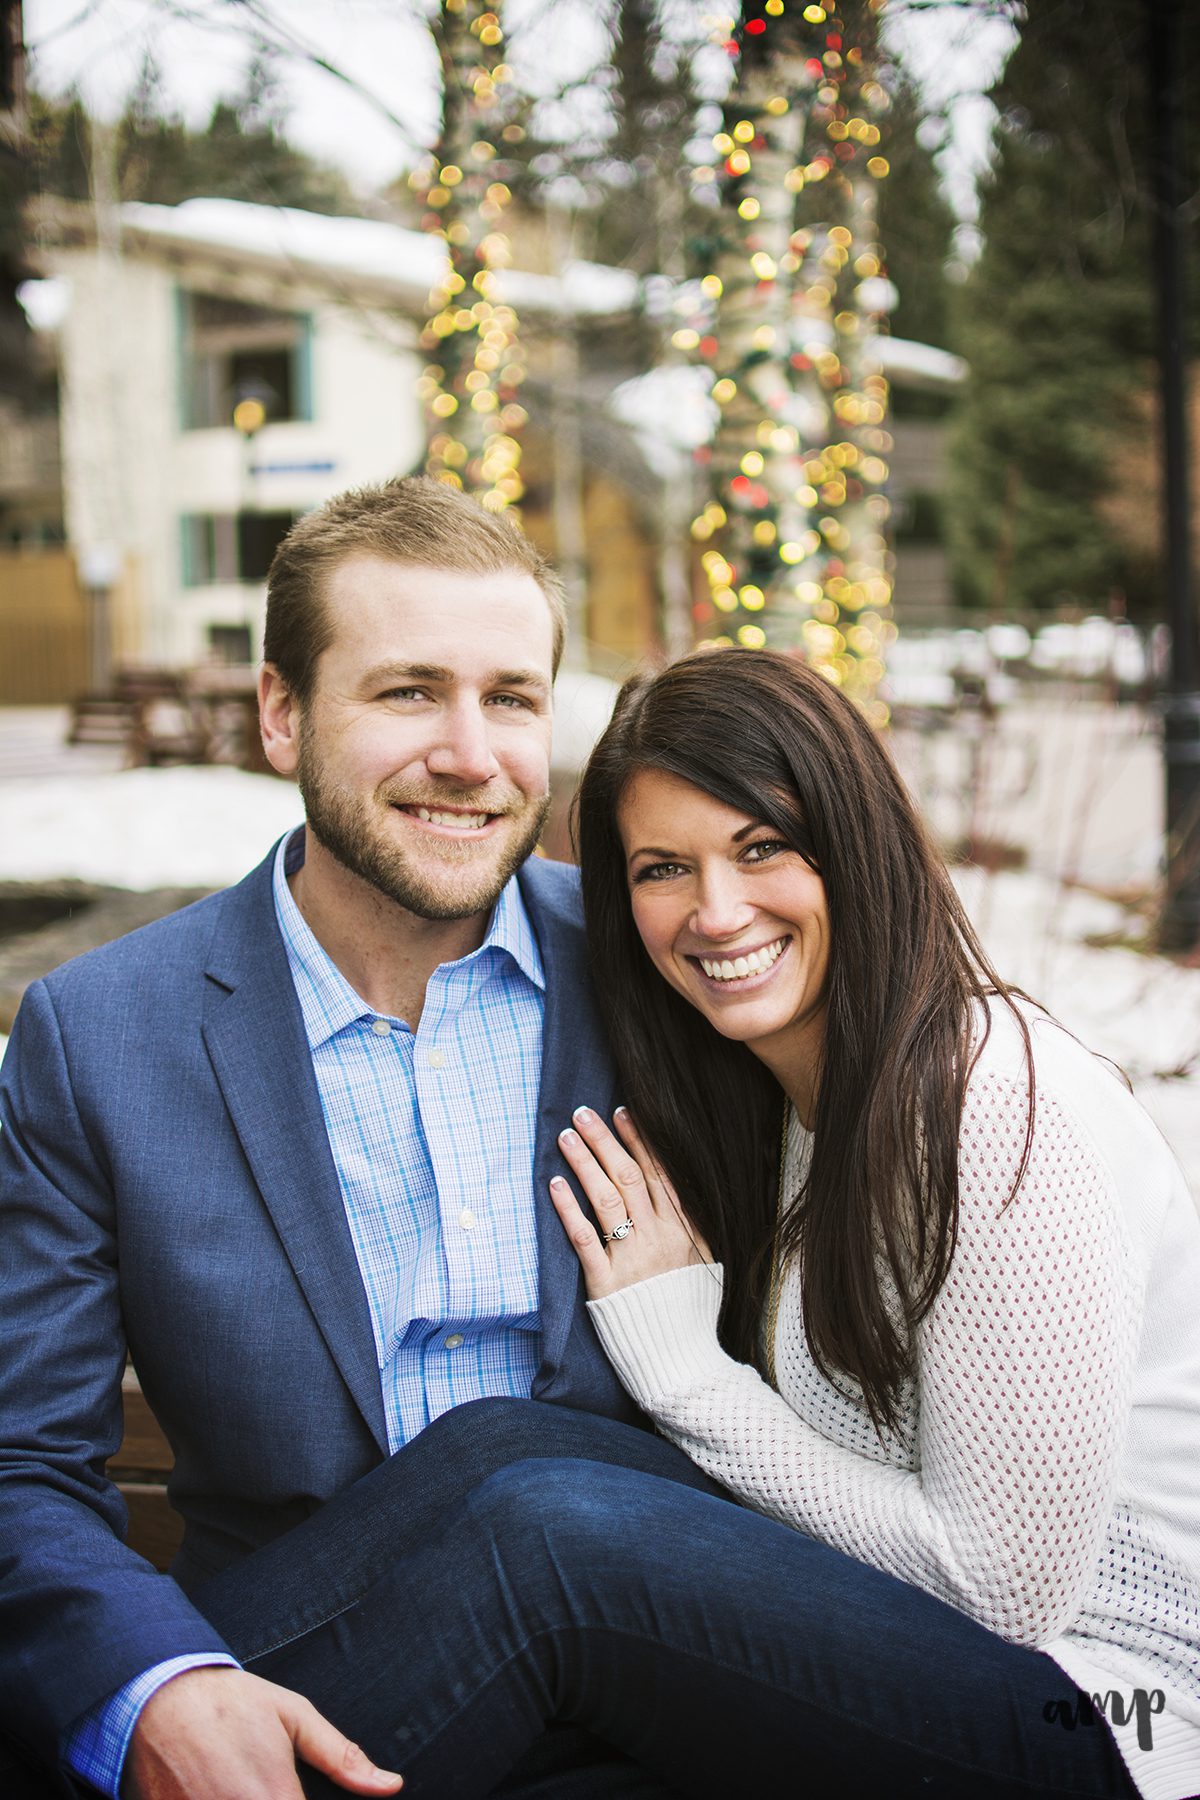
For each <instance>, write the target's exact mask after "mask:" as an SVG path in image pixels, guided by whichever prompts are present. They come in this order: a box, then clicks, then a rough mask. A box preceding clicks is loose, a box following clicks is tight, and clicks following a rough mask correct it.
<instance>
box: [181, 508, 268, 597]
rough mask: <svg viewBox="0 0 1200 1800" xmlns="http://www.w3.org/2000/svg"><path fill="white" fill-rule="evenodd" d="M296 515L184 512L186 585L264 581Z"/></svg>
mask: <svg viewBox="0 0 1200 1800" xmlns="http://www.w3.org/2000/svg"><path fill="white" fill-rule="evenodd" d="M295 518H296V515H295V513H290V512H241V513H185V514H184V516H183V520H182V536H183V585H184V587H209V586H211V585H212V583H214V582H218V581H224V582H237V581H265V580H266V579H267V570H268V569H269V568H270V566H271V558H272V557H273V556H274V554H275V551H276V548H277V547H278V545H279V542H280V539H281V538H282V537H283V536H284V534H285V533H286V532H288V531H290V529H291V527H292V525H293V524H294V523H295Z"/></svg>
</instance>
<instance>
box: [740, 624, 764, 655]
mask: <svg viewBox="0 0 1200 1800" xmlns="http://www.w3.org/2000/svg"><path fill="white" fill-rule="evenodd" d="M737 635H738V643H739V644H741V646H742V648H743V649H744V650H761V649H763V648H764V646H765V644H766V641H767V634H766V632H765V631H764V630H763V628H762V626H761V625H742V626H740V627H739V629H738V634H737Z"/></svg>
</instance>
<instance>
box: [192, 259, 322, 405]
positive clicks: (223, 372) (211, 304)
mask: <svg viewBox="0 0 1200 1800" xmlns="http://www.w3.org/2000/svg"><path fill="white" fill-rule="evenodd" d="M309 336H310V321H309V319H308V317H307V315H305V314H303V313H290V312H279V311H277V310H276V309H275V308H273V307H269V306H254V305H252V304H251V303H250V302H249V301H246V300H226V299H224V298H222V297H221V296H220V295H218V294H193V293H181V294H180V347H181V364H182V367H181V388H182V393H181V400H182V412H183V424H184V428H185V430H189V431H195V430H202V429H204V428H206V427H211V426H214V425H229V424H231V423H232V420H233V409H234V407H235V406H237V404H238V402H239V401H241V400H259V401H261V402H262V405H263V408H264V410H265V412H266V416H267V421H268V423H269V422H271V421H272V420H277V419H310V418H311V417H312V405H311V397H310V385H311V384H310V379H309V365H310V354H309Z"/></svg>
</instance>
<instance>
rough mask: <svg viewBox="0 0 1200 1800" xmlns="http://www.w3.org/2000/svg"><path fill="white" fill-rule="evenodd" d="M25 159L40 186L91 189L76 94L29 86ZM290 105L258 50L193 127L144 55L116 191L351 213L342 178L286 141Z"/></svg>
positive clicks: (50, 190) (171, 199)
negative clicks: (41, 92)
mask: <svg viewBox="0 0 1200 1800" xmlns="http://www.w3.org/2000/svg"><path fill="white" fill-rule="evenodd" d="M29 119H30V141H31V161H32V165H33V169H34V179H35V182H36V186H37V188H38V189H40V191H41V192H42V193H45V194H53V195H56V196H58V197H59V198H61V199H65V200H87V199H88V198H89V197H90V194H91V188H92V182H91V159H92V125H91V120H90V119H89V117H88V114H87V111H86V109H85V107H84V105H83V102H82V100H81V99H80V98H79V96H78V94H72V95H70V96H69V97H68V98H67V99H66V100H65V101H54V100H48V99H45V98H44V97H41V96H38V95H36V94H35V95H33V96H31V99H30V106H29ZM286 128H287V114H286V108H285V106H284V103H283V96H282V91H281V89H280V87H279V83H278V80H277V76H276V71H275V69H274V67H273V65H272V64H271V62H270V60H269V59H268V58H265V57H262V56H258V57H255V58H254V59H253V60H252V61H251V63H250V65H249V68H248V69H247V72H246V76H245V79H244V82H243V85H242V87H241V90H240V91H239V92H238V93H236V94H234V95H232V96H229V97H226V98H223V99H220V100H218V101H217V102H216V104H215V105H214V107H213V110H212V114H211V117H210V118H209V121H208V124H207V126H206V127H205V129H204V130H202V131H193V130H191V129H189V127H188V126H187V125H186V124H185V123H184V122H183V120H182V119H181V118H180V116H179V115H178V113H177V112H175V111H174V110H172V109H171V108H170V107H169V105H168V103H167V100H166V97H165V94H164V91H163V83H162V77H161V73H160V71H159V68H158V65H157V63H156V61H155V59H154V57H153V55H152V54H151V55H147V56H146V58H145V59H144V61H143V63H142V66H141V69H140V70H139V73H138V77H137V80H136V82H135V83H134V87H133V90H132V92H131V93H130V95H129V98H128V100H127V102H126V104H125V108H124V111H123V112H122V115H121V118H120V119H119V120H118V122H117V126H116V143H115V172H116V190H117V193H118V195H119V197H120V198H121V199H122V200H147V201H151V202H154V203H155V204H158V205H162V206H177V205H178V204H179V203H180V202H181V201H183V200H190V199H192V198H194V197H198V196H215V197H220V198H224V199H229V200H247V201H254V202H257V203H259V204H261V205H265V206H296V207H300V208H301V209H302V210H305V211H308V212H325V213H342V214H345V213H349V214H356V213H359V212H361V210H362V208H361V207H360V206H359V205H358V203H357V202H356V200H355V198H354V195H353V193H352V191H351V189H350V187H349V185H348V184H347V182H346V180H345V178H344V177H343V176H342V175H341V174H340V173H339V172H338V171H337V170H335V169H330V168H327V167H325V166H324V165H323V164H322V163H320V162H318V161H317V160H316V159H315V158H314V157H311V156H308V155H306V154H305V152H303V151H301V150H297V149H296V148H295V147H294V146H293V145H292V144H290V143H289V142H288V140H287V135H286Z"/></svg>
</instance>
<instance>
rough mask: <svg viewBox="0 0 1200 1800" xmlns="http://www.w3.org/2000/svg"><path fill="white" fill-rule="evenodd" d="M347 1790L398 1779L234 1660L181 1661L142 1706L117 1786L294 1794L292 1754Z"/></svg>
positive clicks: (182, 1798)
mask: <svg viewBox="0 0 1200 1800" xmlns="http://www.w3.org/2000/svg"><path fill="white" fill-rule="evenodd" d="M297 1758H299V1759H300V1761H302V1762H306V1763H311V1764H312V1766H313V1768H314V1769H320V1770H321V1771H322V1772H323V1773H324V1774H326V1775H328V1777H329V1778H330V1780H331V1781H335V1782H336V1783H337V1785H338V1786H339V1787H344V1788H348V1789H349V1790H350V1792H351V1793H352V1794H394V1793H395V1792H396V1791H397V1789H398V1788H399V1787H400V1785H401V1778H400V1776H399V1775H391V1774H389V1773H388V1772H387V1770H385V1769H378V1768H376V1766H375V1764H374V1763H373V1762H371V1761H370V1759H369V1758H368V1757H367V1756H365V1755H364V1754H363V1752H362V1751H361V1750H360V1749H359V1747H358V1745H357V1744H352V1743H351V1742H350V1739H349V1738H347V1737H343V1736H342V1734H341V1732H340V1731H338V1730H337V1729H336V1727H334V1726H333V1725H331V1724H330V1723H329V1721H328V1719H323V1718H322V1717H321V1715H320V1713H319V1712H318V1711H317V1709H316V1707H315V1706H311V1705H310V1704H309V1702H308V1701H307V1700H305V1699H304V1698H303V1697H302V1696H301V1695H300V1694H293V1693H292V1692H291V1690H290V1689H289V1688H284V1687H277V1686H276V1685H275V1683H274V1682H272V1681H263V1680H261V1679H260V1678H259V1677H258V1676H257V1675H247V1674H246V1673H245V1672H244V1670H242V1669H231V1668H228V1667H214V1668H202V1669H189V1670H187V1671H186V1672H185V1673H184V1674H182V1675H176V1676H175V1677H174V1678H173V1679H172V1680H170V1681H168V1682H166V1683H164V1685H163V1686H162V1687H160V1688H159V1690H158V1692H157V1693H156V1694H152V1695H151V1697H150V1699H149V1700H148V1701H147V1702H146V1705H145V1706H144V1708H143V1709H142V1713H141V1716H140V1718H139V1719H138V1722H137V1725H136V1726H135V1727H134V1733H133V1738H132V1740H131V1742H130V1745H129V1754H128V1756H127V1757H126V1759H125V1775H124V1778H123V1780H122V1782H121V1793H122V1795H123V1796H126V1797H127V1800H302V1789H301V1787H300V1782H299V1778H298V1777H297V1775H296V1759H297Z"/></svg>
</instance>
